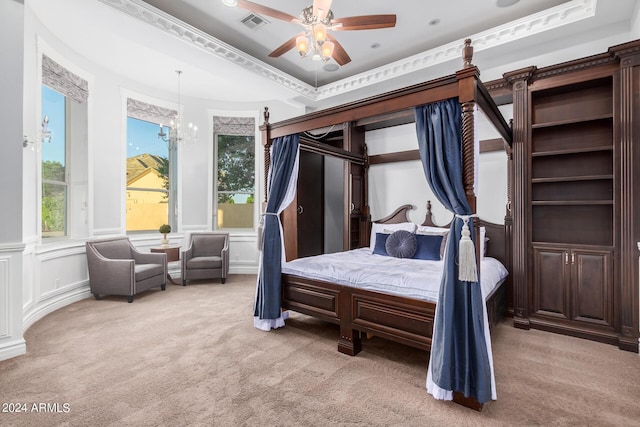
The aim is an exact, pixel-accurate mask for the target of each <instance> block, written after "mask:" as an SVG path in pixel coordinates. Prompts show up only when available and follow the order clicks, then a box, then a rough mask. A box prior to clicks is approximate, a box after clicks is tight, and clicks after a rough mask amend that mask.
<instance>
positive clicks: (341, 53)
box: [327, 32, 351, 67]
mask: <svg viewBox="0 0 640 427" xmlns="http://www.w3.org/2000/svg"><path fill="white" fill-rule="evenodd" d="M327 38H328V39H329V40H331V41H332V42H333V45H334V46H333V55H332V57H333V59H334V60H335V61H336V62H337V63H338V65H340V66H341V67H342V66H343V65H345V64H348V63H349V62H351V58H350V57H349V54H347V51H346V50H344V48H343V47H342V45H341V44H340V43H339V42H338V40H336V38H335V37H333V36H332V35H331V34H329V33H328V32H327Z"/></svg>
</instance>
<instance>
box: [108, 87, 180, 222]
mask: <svg viewBox="0 0 640 427" xmlns="http://www.w3.org/2000/svg"><path fill="white" fill-rule="evenodd" d="M120 98H121V102H122V134H121V141H122V145H121V147H122V155H121V158H122V162H121V164H122V171H121V176H122V185H121V187H120V188H121V200H122V209H121V218H122V219H121V224H122V226H121V227H122V230H123V233H125V234H131V235H135V234H148V233H149V232H150V231H153V232H157V230H145V231H142V230H140V231H137V230H135V231H127V203H126V200H127V191H129V190H130V189H132V188H129V187H127V144H128V141H127V118H128V117H129V115H128V111H127V99H128V98H132V99H136V100H139V101H142V102H146V103H147V104H150V105H155V106H158V107H162V108H167V109H170V110H175V111H177V112H178V114H179V115H182V114H183V111H182V108H180V106H179V105H178V104H177V103H175V102H171V101H165V100H162V99H158V98H154V97H151V96H149V95H146V94H143V93H140V92H135V91H132V90H130V89H125V88H122V89H121V90H120ZM163 124H164V123H163ZM159 130H160V124H158V131H159ZM158 144H164V142H162V141H160V140H158ZM173 151H174V152H173V157H172V150H171V149H170V150H169V217H168V220H169V224H170V225H171V230H172V232H180V231H181V224H182V215H181V209H179V208H178V207H179V206H182V191H180V186H181V180H180V178H179V177H180V176H181V162H180V158H179V157H180V156H179V155H178V151H179V150H178V147H175V148H174V150H173Z"/></svg>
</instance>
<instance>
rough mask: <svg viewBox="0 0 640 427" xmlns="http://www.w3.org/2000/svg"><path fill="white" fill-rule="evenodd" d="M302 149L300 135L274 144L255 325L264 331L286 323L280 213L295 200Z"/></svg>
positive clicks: (264, 222) (274, 141)
mask: <svg viewBox="0 0 640 427" xmlns="http://www.w3.org/2000/svg"><path fill="white" fill-rule="evenodd" d="M299 146H300V138H299V136H298V134H294V135H287V136H283V137H280V138H276V139H274V140H273V141H272V143H271V164H270V166H269V177H268V181H267V194H268V196H267V206H266V210H265V213H264V214H263V215H264V217H263V219H262V220H263V231H262V233H263V234H262V248H261V249H262V250H261V252H260V267H259V272H258V281H257V282H258V283H257V286H256V299H255V307H254V320H253V324H254V326H255V327H256V328H258V329H261V330H263V331H269V330H271V329H275V328H279V327H281V326H284V321H285V316H284V315H283V314H282V310H281V308H282V307H281V304H282V298H281V290H282V282H281V273H282V263H283V262H284V260H285V256H284V244H283V238H282V224H281V223H280V213H281V212H282V211H283V210H284V209H285V208H286V207H287V206H289V204H291V202H292V201H293V199H294V197H295V192H296V183H297V180H298V159H299V156H300V154H299V153H300V150H299Z"/></svg>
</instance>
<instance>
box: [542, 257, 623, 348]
mask: <svg viewBox="0 0 640 427" xmlns="http://www.w3.org/2000/svg"><path fill="white" fill-rule="evenodd" d="M533 271H534V276H533V277H534V279H533V280H534V281H533V293H532V294H533V297H534V298H533V304H532V311H531V316H532V317H534V318H535V319H536V320H537V321H539V322H540V323H541V325H542V324H544V323H546V321H547V320H550V321H551V322H560V324H561V325H564V327H565V328H567V329H568V330H569V331H571V332H573V334H574V335H575V334H576V333H581V329H582V328H584V327H586V328H591V327H593V326H597V327H598V328H600V329H602V328H604V329H602V330H603V331H604V332H608V333H609V334H613V332H614V330H613V327H614V322H613V311H614V307H613V304H614V293H613V277H612V272H613V257H612V252H611V250H607V249H601V250H598V249H595V248H591V249H585V248H579V247H571V246H564V247H563V246H557V245H556V246H554V245H534V246H533ZM612 342H615V340H612Z"/></svg>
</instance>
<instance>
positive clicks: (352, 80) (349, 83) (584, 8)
mask: <svg viewBox="0 0 640 427" xmlns="http://www.w3.org/2000/svg"><path fill="white" fill-rule="evenodd" d="M99 1H100V2H102V3H104V4H106V5H109V6H111V7H114V8H116V9H118V10H120V11H121V12H123V13H126V14H127V15H130V16H132V17H134V18H137V19H139V20H141V21H144V22H146V23H148V24H150V25H152V26H154V27H156V28H158V29H160V30H162V31H164V32H166V33H169V34H171V35H172V36H174V37H177V38H179V39H182V40H183V41H185V42H187V43H189V44H191V45H193V46H196V47H198V48H200V49H203V50H205V51H207V52H208V53H210V54H213V55H215V56H218V57H220V58H222V59H225V60H227V61H230V62H232V63H234V64H236V65H237V66H240V67H244V68H246V69H248V70H250V71H252V72H254V73H256V74H258V75H260V76H262V77H265V78H267V79H269V80H272V81H274V82H276V83H278V84H279V85H281V86H283V87H285V88H287V89H289V90H292V91H294V92H296V93H298V94H300V95H302V96H304V97H305V98H308V99H311V100H314V101H319V100H324V99H327V98H331V97H332V96H335V95H338V94H344V93H345V92H349V91H352V90H356V89H362V88H365V87H367V86H371V85H374V84H377V83H382V82H384V81H387V80H390V79H393V78H397V77H399V76H402V75H405V74H409V73H413V72H416V71H421V70H424V69H426V68H429V67H432V66H434V65H438V64H442V63H445V62H448V61H453V60H459V59H460V52H461V50H462V47H463V46H464V43H463V41H462V40H461V41H459V42H452V43H448V44H445V45H442V46H439V47H437V48H434V49H429V50H426V51H424V52H421V53H419V54H416V55H413V56H410V57H408V58H405V59H402V60H399V61H395V62H392V63H390V64H387V65H384V66H381V67H377V68H374V69H372V70H369V71H366V72H364V73H360V74H357V75H354V76H351V77H347V78H344V79H341V80H338V81H336V82H333V83H328V84H326V85H323V86H320V87H318V88H315V87H313V86H311V85H309V84H307V83H304V82H302V81H301V80H298V79H296V78H295V77H293V76H291V75H289V74H287V73H283V72H281V71H279V70H277V69H276V68H274V67H271V66H270V65H268V64H266V63H264V62H262V61H260V60H258V59H256V58H254V57H252V56H250V55H248V54H246V53H244V52H242V51H240V50H238V49H236V48H234V47H232V46H230V45H228V44H226V43H224V42H222V41H221V40H218V39H216V38H215V37H213V36H211V35H209V34H206V33H204V32H203V31H200V30H198V29H197V28H194V27H192V26H190V25H188V24H186V23H184V22H183V21H180V20H178V19H177V18H175V17H173V16H171V15H169V14H167V13H164V12H162V11H161V10H159V9H156V8H155V7H153V6H151V5H149V4H147V3H145V2H143V1H141V0H99ZM596 5H597V0H572V1H569V2H567V3H563V4H561V5H559V6H556V7H553V8H550V9H547V10H544V11H542V12H539V13H535V14H533V15H529V16H527V17H525V18H522V19H518V20H516V21H512V22H510V23H508V24H505V25H501V26H498V27H495V28H492V29H491V30H488V31H483V32H480V33H477V34H474V35H471V36H469V37H468V38H471V40H472V41H473V47H474V50H475V51H476V52H479V51H483V50H487V49H491V48H495V47H497V46H501V45H505V44H508V43H511V42H514V41H516V40H520V39H523V38H526V37H529V36H532V35H535V34H539V33H542V32H545V31H550V30H553V29H556V28H560V27H562V26H565V25H568V24H572V23H575V22H578V21H581V20H583V19H587V18H591V17H593V16H594V15H595V13H596Z"/></svg>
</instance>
